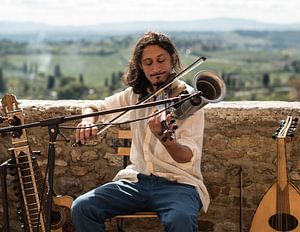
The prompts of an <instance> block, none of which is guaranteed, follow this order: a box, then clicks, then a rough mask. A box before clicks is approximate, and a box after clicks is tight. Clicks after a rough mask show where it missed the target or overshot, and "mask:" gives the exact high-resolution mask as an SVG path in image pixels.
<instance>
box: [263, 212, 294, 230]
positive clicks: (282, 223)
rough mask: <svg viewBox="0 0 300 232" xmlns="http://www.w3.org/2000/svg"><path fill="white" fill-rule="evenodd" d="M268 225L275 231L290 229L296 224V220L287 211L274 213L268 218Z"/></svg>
mask: <svg viewBox="0 0 300 232" xmlns="http://www.w3.org/2000/svg"><path fill="white" fill-rule="evenodd" d="M269 225H270V226H271V227H272V228H273V229H274V230H277V231H291V230H293V229H295V228H297V226H298V220H297V218H295V217H294V216H293V215H290V214H287V213H278V214H274V215H273V216H272V217H270V219H269Z"/></svg>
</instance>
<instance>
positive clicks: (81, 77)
mask: <svg viewBox="0 0 300 232" xmlns="http://www.w3.org/2000/svg"><path fill="white" fill-rule="evenodd" d="M79 83H80V84H84V78H83V75H82V73H80V74H79Z"/></svg>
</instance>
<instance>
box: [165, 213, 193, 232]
mask: <svg viewBox="0 0 300 232" xmlns="http://www.w3.org/2000/svg"><path fill="white" fill-rule="evenodd" d="M162 223H163V224H164V226H165V229H166V231H176V232H177V231H178V232H179V231H189V232H195V231H197V230H198V221H197V215H194V214H190V213H188V212H185V211H181V210H174V211H173V212H172V213H168V215H167V216H166V217H165V218H164V220H163V221H162Z"/></svg>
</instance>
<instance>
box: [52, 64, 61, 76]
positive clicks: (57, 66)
mask: <svg viewBox="0 0 300 232" xmlns="http://www.w3.org/2000/svg"><path fill="white" fill-rule="evenodd" d="M54 76H55V77H61V70H60V65H59V64H57V65H55V67H54Z"/></svg>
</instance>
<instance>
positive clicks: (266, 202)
mask: <svg viewBox="0 0 300 232" xmlns="http://www.w3.org/2000/svg"><path fill="white" fill-rule="evenodd" d="M292 125H293V124H292V117H290V116H289V117H288V118H287V120H286V123H285V125H284V126H283V125H282V126H283V128H281V130H280V132H279V133H278V137H277V182H276V183H274V184H273V185H272V186H271V187H270V188H269V189H268V190H267V192H266V193H265V195H264V197H263V198H262V200H261V202H260V204H259V206H258V208H257V210H256V212H255V215H254V217H253V220H252V223H251V228H250V232H278V231H290V232H300V192H299V190H297V188H296V187H295V186H294V185H293V184H292V183H290V182H289V181H288V175H287V168H286V141H285V138H286V135H287V134H288V133H289V129H290V127H291V126H292ZM293 132H295V126H293ZM290 134H291V133H290ZM276 136H277V134H276Z"/></svg>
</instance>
